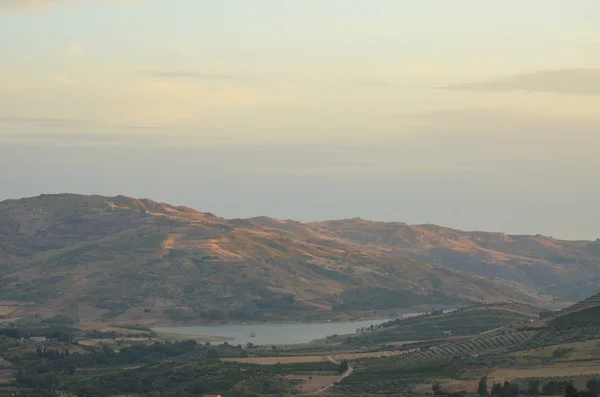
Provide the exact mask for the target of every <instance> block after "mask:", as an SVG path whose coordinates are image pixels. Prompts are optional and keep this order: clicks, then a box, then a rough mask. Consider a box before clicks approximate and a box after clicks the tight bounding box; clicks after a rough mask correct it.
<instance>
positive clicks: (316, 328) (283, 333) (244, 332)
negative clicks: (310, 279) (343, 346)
mask: <svg viewBox="0 0 600 397" xmlns="http://www.w3.org/2000/svg"><path fill="white" fill-rule="evenodd" d="M386 321H390V319H382V320H366V321H354V322H329V323H293V324H225V325H200V326H181V327H156V328H153V331H156V332H158V333H168V334H180V335H188V336H194V337H198V336H212V337H218V338H223V340H227V341H228V342H229V344H231V345H245V344H246V343H248V342H250V343H253V344H255V345H293V344H300V343H308V342H311V341H314V340H316V339H324V338H325V337H327V336H331V335H336V334H337V335H345V334H353V333H355V332H356V329H357V328H362V327H365V328H370V327H371V325H379V324H381V323H384V322H386ZM251 335H254V336H251Z"/></svg>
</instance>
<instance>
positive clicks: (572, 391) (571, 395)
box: [565, 381, 579, 397]
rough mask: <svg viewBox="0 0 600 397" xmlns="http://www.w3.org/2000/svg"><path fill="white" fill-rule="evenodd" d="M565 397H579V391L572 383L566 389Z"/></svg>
mask: <svg viewBox="0 0 600 397" xmlns="http://www.w3.org/2000/svg"><path fill="white" fill-rule="evenodd" d="M565 397H579V391H578V390H577V388H576V387H575V385H573V382H572V381H570V382H569V383H567V387H565Z"/></svg>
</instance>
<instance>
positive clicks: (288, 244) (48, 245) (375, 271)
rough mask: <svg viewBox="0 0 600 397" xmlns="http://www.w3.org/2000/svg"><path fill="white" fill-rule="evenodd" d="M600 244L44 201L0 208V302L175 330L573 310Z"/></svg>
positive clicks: (9, 314) (81, 198)
mask: <svg viewBox="0 0 600 397" xmlns="http://www.w3.org/2000/svg"><path fill="white" fill-rule="evenodd" d="M594 244H597V243H594V242H591V241H590V242H585V241H583V242H582V241H579V242H569V241H564V240H555V239H551V238H546V237H538V236H513V235H506V234H503V233H486V232H462V231H458V230H455V229H450V228H444V227H440V226H436V225H414V226H411V225H407V224H406V223H401V222H371V221H365V220H362V219H359V218H353V219H347V220H337V221H322V222H310V223H301V222H297V221H293V220H278V219H274V218H269V217H254V218H249V219H225V218H221V217H218V216H216V215H214V214H212V213H205V212H200V211H197V210H195V209H192V208H189V207H185V206H172V205H170V204H167V203H159V202H156V201H153V200H150V199H133V198H129V197H125V196H116V197H105V196H99V195H93V196H85V195H73V194H58V195H40V196H37V197H32V198H23V199H15V200H5V201H2V202H0V276H2V279H1V280H2V281H1V283H0V299H1V300H2V301H4V302H21V303H20V304H19V305H12V306H11V305H4V306H2V307H3V309H2V310H3V311H2V312H0V316H4V317H5V319H11V318H17V317H23V316H25V317H27V316H33V317H47V316H53V315H57V314H61V315H68V316H70V317H72V318H74V319H76V320H78V321H112V322H130V321H138V322H145V323H148V322H153V321H159V322H163V323H165V322H195V321H202V320H211V321H221V320H226V319H235V320H240V321H248V320H274V319H285V318H307V319H310V318H312V319H329V318H340V319H343V318H354V317H356V316H361V315H364V314H365V312H366V311H373V310H379V309H393V308H394V307H393V306H394V305H395V306H396V307H405V306H406V305H410V304H413V303H414V304H434V303H440V304H459V303H460V302H463V303H465V302H479V301H482V302H499V301H507V300H511V299H513V300H516V301H521V302H526V303H532V304H542V305H544V304H545V305H550V304H552V301H553V299H554V300H556V301H557V302H559V303H566V302H570V301H571V300H574V299H573V298H574V297H573V296H565V291H564V289H565V287H568V286H569V285H574V284H577V283H580V285H581V288H579V289H578V292H579V293H580V294H584V293H587V292H588V291H592V290H594V288H597V289H596V290H595V291H594V293H595V292H597V291H598V290H600V281H595V278H596V277H598V280H600V270H599V269H600V266H598V263H599V262H598V257H597V256H596V255H595V252H596V251H595V250H596V247H595V245H594ZM590 247H591V248H590ZM553 256H554V260H555V261H554V262H552V261H550V260H549V257H550V259H552V257H553ZM561 258H564V261H565V262H568V263H566V264H560V263H558V262H560V260H561ZM572 273H573V274H572ZM548 281H552V282H554V283H548ZM552 288H555V290H556V291H555V293H554V294H550V293H549V292H553V291H552ZM592 294H593V293H587V295H588V296H589V295H592ZM23 302H30V303H33V305H25V306H24V305H23ZM380 306H386V307H380ZM247 313H251V315H247Z"/></svg>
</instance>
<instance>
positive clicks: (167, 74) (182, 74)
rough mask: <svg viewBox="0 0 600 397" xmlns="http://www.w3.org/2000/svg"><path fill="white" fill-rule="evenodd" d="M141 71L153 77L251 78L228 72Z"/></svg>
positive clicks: (200, 78)
mask: <svg viewBox="0 0 600 397" xmlns="http://www.w3.org/2000/svg"><path fill="white" fill-rule="evenodd" d="M139 73H141V74H144V75H147V76H151V77H168V78H176V79H199V80H244V79H248V78H250V76H246V75H236V74H226V73H206V72H195V71H185V70H140V71H139Z"/></svg>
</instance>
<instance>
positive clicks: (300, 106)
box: [0, 0, 600, 239]
mask: <svg viewBox="0 0 600 397" xmlns="http://www.w3.org/2000/svg"><path fill="white" fill-rule="evenodd" d="M599 152H600V1H598V0H502V1H482V0H452V1H450V0H410V1H408V0H406V1H405V0H387V1H386V0H287V1H284V0H218V1H208V0H138V1H135V0H130V1H126V0H123V1H119V0H0V167H2V172H1V173H0V186H1V188H0V200H1V199H6V198H18V197H23V196H32V195H37V194H40V193H56V192H73V193H97V194H104V195H116V194H124V195H130V196H135V197H148V198H152V199H155V200H160V201H167V202H170V203H172V204H184V205H189V206H192V207H194V208H196V209H198V210H201V211H210V212H214V213H216V214H218V215H221V216H224V217H229V218H231V217H249V216H257V215H268V216H273V217H279V218H293V219H298V220H302V221H309V220H322V219H333V218H346V217H354V216H360V217H362V218H365V219H374V220H382V221H405V222H408V223H435V224H441V225H445V226H450V227H457V228H462V229H468V230H473V229H477V230H489V231H505V232H510V233H532V234H537V233H541V234H547V235H551V236H554V237H557V238H558V237H561V238H573V239H579V238H586V239H595V238H597V237H600V211H599V209H598V202H600V154H599Z"/></svg>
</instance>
